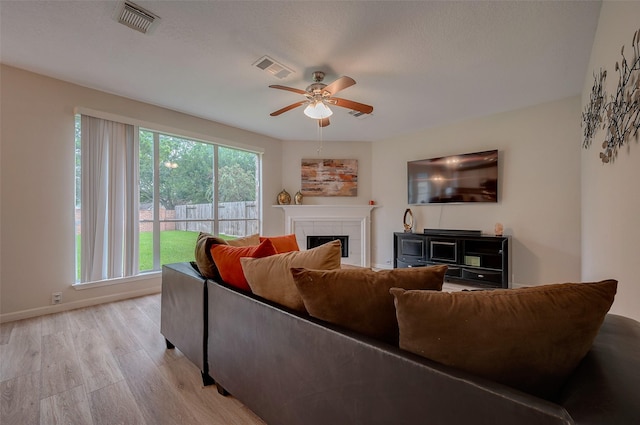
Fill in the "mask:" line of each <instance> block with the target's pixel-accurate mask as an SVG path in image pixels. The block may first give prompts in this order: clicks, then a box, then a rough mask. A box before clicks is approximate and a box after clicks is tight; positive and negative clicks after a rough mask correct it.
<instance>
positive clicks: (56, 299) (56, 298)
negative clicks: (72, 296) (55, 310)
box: [51, 292, 62, 304]
mask: <svg viewBox="0 0 640 425" xmlns="http://www.w3.org/2000/svg"><path fill="white" fill-rule="evenodd" d="M61 302H62V292H54V293H52V294H51V304H60V303H61Z"/></svg>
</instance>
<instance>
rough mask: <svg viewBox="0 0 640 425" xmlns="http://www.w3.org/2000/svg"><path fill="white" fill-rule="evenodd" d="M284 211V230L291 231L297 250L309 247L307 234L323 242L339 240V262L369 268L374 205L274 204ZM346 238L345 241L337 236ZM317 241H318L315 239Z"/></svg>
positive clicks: (287, 232) (289, 232) (288, 232)
mask: <svg viewBox="0 0 640 425" xmlns="http://www.w3.org/2000/svg"><path fill="white" fill-rule="evenodd" d="M274 207H275V208H282V209H283V210H284V221H285V226H284V229H285V233H286V234H291V233H293V234H295V235H296V240H297V241H298V246H299V247H300V249H309V247H308V239H307V238H308V237H309V236H317V237H319V238H321V241H322V242H323V243H326V242H329V241H332V240H334V239H340V240H341V242H342V253H341V254H342V255H341V257H342V261H341V263H342V264H350V265H354V266H362V267H369V264H370V255H371V254H370V246H369V244H370V242H369V234H370V224H371V210H372V209H373V208H375V207H376V206H374V205H274ZM343 237H346V239H347V240H344V239H341V238H343ZM316 243H317V244H320V243H319V242H316Z"/></svg>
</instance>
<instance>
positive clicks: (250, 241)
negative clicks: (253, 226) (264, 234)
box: [227, 233, 261, 246]
mask: <svg viewBox="0 0 640 425" xmlns="http://www.w3.org/2000/svg"><path fill="white" fill-rule="evenodd" d="M260 242H261V241H260V235H259V234H257V233H256V234H255V235H249V236H243V237H241V238H235V239H228V240H227V244H228V245H231V246H255V245H259V244H260Z"/></svg>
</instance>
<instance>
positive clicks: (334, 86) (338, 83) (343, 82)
mask: <svg viewBox="0 0 640 425" xmlns="http://www.w3.org/2000/svg"><path fill="white" fill-rule="evenodd" d="M355 83H356V80H354V79H353V78H351V77H347V76H344V77H340V78H338V79H337V80H335V81H334V82H333V83H331V84H329V85H328V86H327V87H325V88H324V89H323V90H322V91H323V92H325V91H326V92H329V93H330V94H331V95H332V96H333V95H334V94H336V93H338V92H339V91H340V90H344V89H346V88H347V87H351V86H352V85H354V84H355Z"/></svg>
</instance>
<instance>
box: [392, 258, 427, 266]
mask: <svg viewBox="0 0 640 425" xmlns="http://www.w3.org/2000/svg"><path fill="white" fill-rule="evenodd" d="M396 263H397V266H396V267H397V268H399V269H406V268H407V267H424V266H426V265H427V264H426V263H425V262H424V261H402V260H401V259H399V258H398V259H397V260H396Z"/></svg>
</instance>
